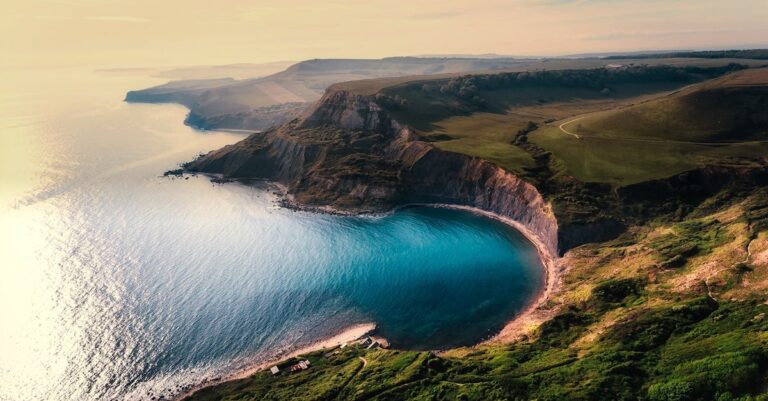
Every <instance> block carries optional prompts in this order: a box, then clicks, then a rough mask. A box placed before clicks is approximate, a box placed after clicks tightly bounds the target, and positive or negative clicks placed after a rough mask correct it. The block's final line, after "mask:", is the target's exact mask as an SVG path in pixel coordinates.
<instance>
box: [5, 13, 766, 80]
mask: <svg viewBox="0 0 768 401" xmlns="http://www.w3.org/2000/svg"><path fill="white" fill-rule="evenodd" d="M766 21H768V0H728V1H723V0H507V1H501V0H457V1H451V0H388V1H381V0H333V1H322V0H255V1H244V0H205V1H201V0H48V1H44V0H2V1H0V51H2V54H3V57H2V59H0V65H5V66H8V65H13V66H43V65H45V66H48V65H68V66H74V65H77V66H85V67H92V68H101V67H132V66H174V65H191V64H222V63H236V62H266V61H276V60H300V59H307V58H316V57H317V58H325V57H356V58H359V57H385V56H393V55H421V54H457V53H463V54H469V53H472V54H478V53H499V54H510V55H556V54H569V53H581V52H596V51H621V50H642V49H688V48H712V47H715V48H723V47H730V46H739V47H741V46H753V47H756V46H763V47H768V23H767V22H766Z"/></svg>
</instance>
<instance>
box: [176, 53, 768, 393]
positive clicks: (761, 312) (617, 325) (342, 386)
mask: <svg viewBox="0 0 768 401" xmlns="http://www.w3.org/2000/svg"><path fill="white" fill-rule="evenodd" d="M737 69H740V67H735V66H732V65H720V66H718V67H716V68H712V69H702V68H699V67H696V68H693V67H681V68H676V67H664V68H657V67H630V68H623V67H622V68H619V69H617V70H606V69H600V70H589V71H580V72H575V71H563V70H559V71H540V72H525V73H521V72H507V73H502V74H481V75H474V76H470V77H450V78H442V79H429V80H418V81H407V82H405V83H402V82H401V83H400V84H398V85H396V86H393V87H389V88H386V89H384V90H382V91H380V92H379V93H378V95H377V98H376V99H377V101H378V103H379V104H381V105H382V106H383V107H385V108H386V109H387V110H388V111H390V112H391V113H392V114H394V115H395V116H396V119H398V120H399V121H401V122H405V123H407V124H409V125H411V126H412V127H415V128H416V129H417V134H418V135H420V137H421V138H422V139H423V140H425V141H428V142H430V143H432V144H434V145H435V146H436V147H439V148H441V149H444V150H447V151H453V152H459V153H463V154H467V155H471V156H475V157H480V158H484V159H487V160H490V161H492V162H494V163H496V164H498V165H500V166H502V167H503V168H505V169H507V170H509V171H513V172H515V173H517V174H518V175H520V176H522V177H524V178H525V179H527V180H529V181H530V182H532V183H534V184H535V185H536V187H537V188H538V189H539V190H540V191H541V192H542V194H544V196H545V197H546V198H547V199H548V200H549V201H551V203H552V206H553V211H554V214H555V216H556V217H557V220H558V226H559V229H560V233H561V234H563V235H562V236H561V238H558V241H559V246H560V247H561V248H562V249H565V250H568V253H567V254H566V255H565V259H564V262H563V263H564V264H565V265H566V266H567V269H565V270H564V271H563V272H562V280H561V281H560V282H559V283H558V284H559V287H558V288H557V289H556V290H555V291H554V292H553V293H552V294H551V296H550V297H549V298H548V299H547V302H546V305H544V306H542V307H541V308H540V310H537V312H542V313H543V315H542V316H540V320H538V321H536V322H534V323H535V328H532V329H521V332H520V333H519V334H520V337H519V339H517V340H516V341H514V342H511V343H492V344H483V345H479V346H476V347H471V348H466V349H455V350H448V351H445V352H442V353H433V352H415V351H397V350H375V351H368V350H364V349H362V348H361V347H358V346H354V345H353V346H350V347H346V348H344V349H336V350H327V351H325V352H318V353H313V354H310V355H308V356H307V358H309V359H310V360H311V361H312V368H311V369H309V370H307V371H304V372H300V373H296V374H283V375H279V376H271V375H270V374H269V373H268V372H261V373H257V374H255V375H254V376H252V377H249V378H246V379H243V380H238V381H234V382H229V383H225V384H222V385H219V386H215V387H212V388H208V389H205V390H203V391H200V392H199V393H197V394H195V395H194V396H193V397H192V398H191V399H192V400H243V401H246V400H285V399H296V400H478V401H479V400H483V401H485V400H633V401H635V400H640V401H694V400H717V401H731V400H739V401H768V319H767V318H766V315H768V296H767V295H766V294H768V190H766V186H765V184H766V182H768V173H766V171H768V170H766V167H765V166H766V162H765V155H766V154H768V153H767V151H768V143H763V142H756V140H761V138H763V135H764V134H765V133H766V132H765V131H764V130H763V127H765V125H764V123H765V117H766V113H765V108H764V107H763V106H765V105H766V103H765V102H766V98H768V92H766V90H765V88H766V87H768V69H755V70H746V71H738V72H734V73H731V74H728V75H725V76H724V77H721V78H718V79H715V80H710V81H706V82H705V83H703V84H699V85H697V86H695V87H689V88H684V89H680V87H682V86H686V85H687V84H690V83H692V82H700V81H701V80H704V79H708V78H712V77H714V76H717V75H720V74H723V73H726V72H729V71H734V70H737ZM649 81H650V82H651V83H648V82H649ZM369 84H370V87H369V86H366V88H368V89H370V88H372V87H374V86H375V85H380V84H381V83H380V82H379V83H369V82H367V83H365V85H369ZM353 86H354V85H353ZM673 89H677V90H678V91H677V92H670V91H671V90H673ZM721 110H722V117H720V116H718V115H717V113H718V112H719V111H721ZM671 116H677V117H678V118H680V119H681V121H682V122H681V121H677V120H673V119H672V117H671ZM582 117H583V118H582ZM576 118H580V120H579V121H573V120H574V119H576ZM569 121H572V122H571V123H568V122H569ZM564 123H568V124H565V126H564V127H563V128H564V129H561V125H562V124H564ZM624 127H627V128H626V129H625V128H624ZM291 132H293V135H299V136H301V138H302V141H303V142H304V143H309V144H326V145H328V144H329V145H332V146H330V147H329V150H328V153H329V154H328V157H330V158H332V159H333V160H334V161H335V164H334V165H332V166H330V167H328V166H325V167H324V166H319V165H315V166H314V167H313V168H327V169H331V170H333V171H327V172H326V173H328V174H329V175H335V176H343V178H344V179H345V180H347V181H349V182H355V180H356V179H358V178H360V179H361V182H366V183H369V182H373V183H374V184H376V185H378V186H380V187H381V188H386V187H387V185H389V183H390V182H394V180H395V177H393V176H389V175H387V174H388V173H387V172H388V171H389V172H391V171H396V169H393V168H387V166H384V165H383V164H382V165H379V164H377V163H385V161H384V160H382V159H379V158H378V156H376V155H377V154H378V153H375V152H373V151H372V149H373V150H376V149H379V150H380V149H381V148H383V147H384V146H386V143H387V142H386V140H385V139H384V138H382V137H381V136H380V135H378V134H371V133H366V132H347V131H343V130H335V129H334V128H332V127H326V126H323V127H321V128H317V129H314V130H310V131H306V132H304V131H301V130H294V131H291ZM670 139H671V140H670ZM251 141H256V140H255V139H251ZM246 142H247V141H246ZM253 145H254V146H258V143H254V144H253ZM371 172H375V173H371ZM679 173H683V174H679ZM372 174H374V175H373V176H372ZM361 177H362V178H361ZM302 185H305V186H306V187H305V188H304V192H303V193H304V194H306V195H304V196H309V197H310V198H308V199H305V201H308V202H310V203H314V204H323V201H324V198H323V196H326V195H325V194H326V193H327V192H323V190H322V186H321V185H317V183H315V182H311V181H307V182H303V183H302ZM313 191H314V192H313ZM350 202H352V200H350ZM353 206H354V205H353ZM587 242H592V243H587ZM585 243H586V244H585ZM288 362H290V361H288Z"/></svg>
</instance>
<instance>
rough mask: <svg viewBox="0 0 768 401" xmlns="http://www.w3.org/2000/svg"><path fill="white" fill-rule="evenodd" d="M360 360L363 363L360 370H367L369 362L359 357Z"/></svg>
mask: <svg viewBox="0 0 768 401" xmlns="http://www.w3.org/2000/svg"><path fill="white" fill-rule="evenodd" d="M358 358H360V360H361V361H363V367H362V368H360V370H363V369H365V367H366V366H368V360H367V359H365V358H363V357H362V356H358Z"/></svg>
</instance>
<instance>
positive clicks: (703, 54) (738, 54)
mask: <svg viewBox="0 0 768 401" xmlns="http://www.w3.org/2000/svg"><path fill="white" fill-rule="evenodd" d="M661 57H689V58H747V59H756V60H767V59H768V49H746V50H704V51H693V52H674V53H655V54H633V55H629V56H609V57H606V59H608V60H618V59H627V58H632V59H638V58H639V59H643V58H648V59H652V58H661Z"/></svg>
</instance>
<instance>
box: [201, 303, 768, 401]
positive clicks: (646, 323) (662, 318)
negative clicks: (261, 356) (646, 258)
mask: <svg viewBox="0 0 768 401" xmlns="http://www.w3.org/2000/svg"><path fill="white" fill-rule="evenodd" d="M766 312H768V306H766V305H756V304H755V303H751V302H746V303H730V302H726V303H722V304H718V303H716V302H714V301H712V300H709V299H706V298H698V299H692V300H689V301H685V302H680V303H678V304H675V305H673V306H670V307H664V308H656V309H645V310H643V311H642V313H640V312H638V313H633V314H629V315H628V316H627V317H626V318H625V319H623V320H622V321H621V322H620V323H618V324H617V325H616V326H615V327H613V328H611V329H610V330H609V331H607V332H606V333H605V334H604V336H603V340H602V341H601V342H600V345H599V346H598V347H595V349H594V350H593V351H592V352H590V353H588V354H587V355H583V356H579V355H578V353H577V352H576V351H575V350H573V349H571V348H570V345H571V344H573V343H574V341H575V340H576V339H578V338H579V336H580V335H581V334H583V333H584V332H585V330H586V328H587V326H588V325H589V324H590V323H592V322H594V321H595V320H596V319H599V317H600V313H601V312H599V311H598V310H597V309H595V308H590V307H583V308H574V309H573V310H569V311H567V312H564V313H561V314H560V315H558V316H556V317H555V318H554V319H552V320H550V321H548V322H547V323H545V324H544V325H543V326H542V327H541V329H540V338H539V339H538V340H537V341H535V342H533V343H523V344H516V345H512V346H509V347H497V348H487V349H481V350H478V351H475V352H474V353H472V354H469V355H467V356H465V357H463V358H455V357H441V356H437V355H435V354H432V353H427V352H409V351H386V350H379V351H364V350H363V349H361V348H359V347H356V346H355V347H349V348H348V349H345V350H341V351H340V352H339V353H331V354H327V355H323V354H321V353H316V354H311V355H309V356H308V357H309V359H310V361H312V364H313V367H312V368H311V369H309V370H308V371H306V372H302V373H297V374H286V375H282V376H278V377H272V376H271V375H270V374H269V372H262V373H257V374H256V375H254V376H253V377H251V378H248V379H244V380H238V381H235V382H230V383H227V384H225V385H222V386H217V387H213V388H210V389H207V390H204V391H201V392H200V393H198V394H196V395H195V396H194V397H192V398H191V400H200V401H202V400H243V401H245V400H286V399H293V400H406V399H408V400H478V401H484V400H516V399H519V400H530V399H538V400H563V399H568V400H597V399H610V400H638V399H641V400H642V399H645V400H664V401H667V400H670V401H671V400H735V399H739V400H765V399H768V396H759V397H757V398H754V397H752V394H757V393H759V392H760V391H761V386H763V385H764V384H765V380H766V368H767V367H768V345H767V344H766V339H765V334H766V330H768V321H766V320H765V319H762V320H758V321H756V320H755V316H758V315H759V314H761V313H762V314H765V313H766ZM360 356H362V357H364V358H366V359H367V360H368V365H367V366H366V367H365V368H363V367H362V366H363V362H362V361H361V360H360V359H359V357H360Z"/></svg>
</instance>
